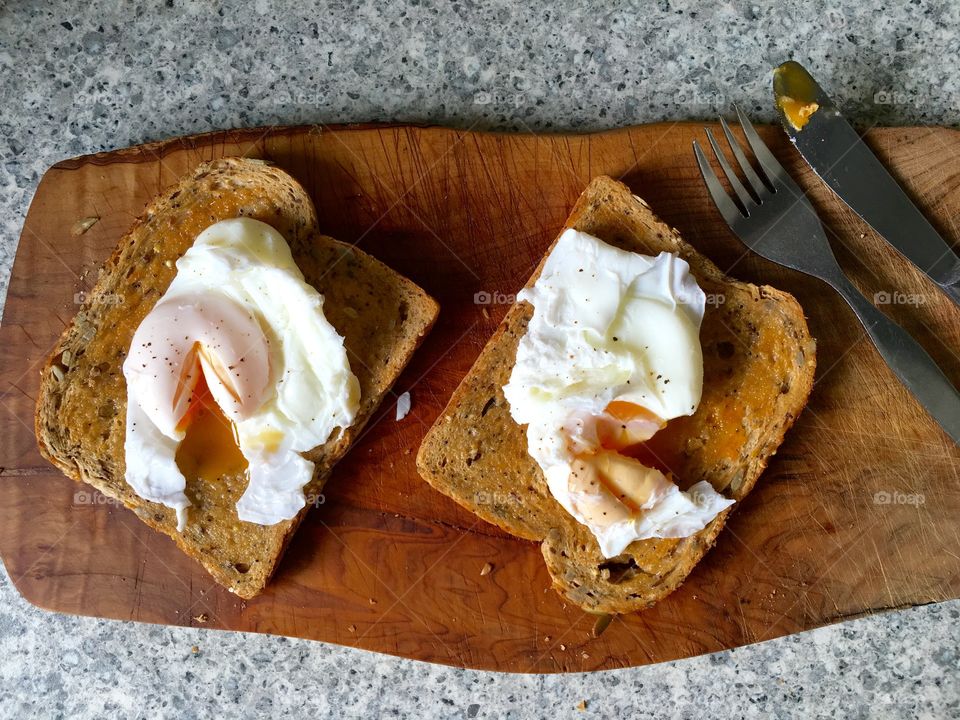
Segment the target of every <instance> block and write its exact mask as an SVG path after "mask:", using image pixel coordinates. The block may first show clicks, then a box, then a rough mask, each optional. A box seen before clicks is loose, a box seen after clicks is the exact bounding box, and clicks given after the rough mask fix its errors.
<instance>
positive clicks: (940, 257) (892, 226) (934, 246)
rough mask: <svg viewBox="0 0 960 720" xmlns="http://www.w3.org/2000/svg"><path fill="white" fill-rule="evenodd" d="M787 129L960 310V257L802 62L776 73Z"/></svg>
mask: <svg viewBox="0 0 960 720" xmlns="http://www.w3.org/2000/svg"><path fill="white" fill-rule="evenodd" d="M773 92H774V95H775V97H776V101H777V111H778V112H779V114H780V121H781V123H782V125H783V129H784V130H785V131H786V133H787V135H789V136H790V140H791V141H792V142H793V144H794V145H795V146H796V148H797V150H799V151H800V154H801V155H803V158H804V159H805V160H806V161H807V163H809V165H810V167H812V168H813V171H814V172H815V173H816V174H817V175H819V176H820V179H822V180H823V181H824V182H825V183H826V184H827V185H828V186H829V187H830V189H831V190H833V191H834V192H835V193H836V194H837V195H838V196H839V197H840V199H841V200H843V202H845V203H846V204H847V205H848V206H849V207H850V209H851V210H853V211H854V212H855V213H856V214H857V215H859V216H860V217H861V218H862V219H863V220H864V221H865V222H866V223H867V224H868V225H870V227H872V228H873V229H874V230H876V231H877V233H878V234H879V235H880V236H881V237H883V238H884V239H885V240H886V241H887V242H888V243H890V244H891V245H892V246H893V247H894V248H896V249H897V250H898V251H899V252H900V253H901V254H902V255H903V256H904V257H906V258H907V260H909V261H910V262H912V263H913V264H914V265H916V266H917V267H918V268H920V270H922V271H923V272H924V273H926V275H927V276H928V277H929V278H930V279H931V280H933V282H935V283H936V284H937V285H938V286H939V287H940V289H941V290H943V292H944V293H946V295H947V296H948V297H949V298H950V299H951V300H953V302H954V304H956V305H958V306H960V258H958V257H957V255H956V253H955V252H954V251H953V250H952V249H951V247H950V246H949V245H948V244H947V243H946V241H945V240H944V239H943V238H942V237H940V235H939V233H937V231H936V230H935V229H934V228H933V226H932V225H931V224H930V223H929V221H928V220H927V219H926V218H925V217H924V216H923V214H922V213H921V212H920V210H919V209H917V206H916V205H914V204H913V202H912V201H911V200H910V198H909V197H908V196H907V194H906V193H905V192H904V191H903V188H901V187H900V185H899V184H898V183H897V181H896V180H894V179H893V177H892V176H891V175H890V173H889V172H887V170H886V168H885V167H884V166H883V165H882V164H881V162H880V161H879V160H878V159H877V156H876V155H874V154H873V152H871V151H870V148H868V147H867V145H866V143H864V142H863V140H862V139H861V138H860V136H859V135H858V134H857V132H856V130H854V129H853V128H852V127H851V126H850V124H849V123H848V122H847V121H846V120H844V118H843V116H842V115H841V114H840V111H839V110H838V109H837V107H836V105H834V104H833V101H831V100H830V97H829V96H828V95H827V94H826V93H825V92H824V91H823V88H821V87H820V85H818V84H817V81H816V80H814V79H813V77H812V76H811V75H810V73H808V72H807V71H806V69H805V68H804V67H803V66H802V65H801V64H800V63H798V62H794V61H793V60H791V61H789V62H785V63H783V64H782V65H780V66H779V67H778V68H777V69H776V70H774V72H773Z"/></svg>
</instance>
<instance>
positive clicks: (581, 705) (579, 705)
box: [577, 700, 587, 712]
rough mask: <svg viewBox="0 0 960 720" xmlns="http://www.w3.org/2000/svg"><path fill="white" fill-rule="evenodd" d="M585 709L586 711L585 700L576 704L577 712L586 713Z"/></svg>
mask: <svg viewBox="0 0 960 720" xmlns="http://www.w3.org/2000/svg"><path fill="white" fill-rule="evenodd" d="M586 709H587V701H586V700H581V701H580V702H578V703H577V710H579V711H580V712H584V711H586Z"/></svg>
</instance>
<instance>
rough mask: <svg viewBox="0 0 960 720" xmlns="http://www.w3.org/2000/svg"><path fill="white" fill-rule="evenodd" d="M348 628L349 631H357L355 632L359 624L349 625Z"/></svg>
mask: <svg viewBox="0 0 960 720" xmlns="http://www.w3.org/2000/svg"><path fill="white" fill-rule="evenodd" d="M347 630H349V631H350V632H352V633H355V632H356V631H357V626H356V625H347Z"/></svg>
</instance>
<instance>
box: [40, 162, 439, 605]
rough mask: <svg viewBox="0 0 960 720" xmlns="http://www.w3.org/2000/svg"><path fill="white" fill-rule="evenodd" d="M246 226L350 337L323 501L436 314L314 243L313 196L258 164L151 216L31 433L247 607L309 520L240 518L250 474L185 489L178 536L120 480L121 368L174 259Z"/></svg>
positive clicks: (221, 169)
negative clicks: (353, 389)
mask: <svg viewBox="0 0 960 720" xmlns="http://www.w3.org/2000/svg"><path fill="white" fill-rule="evenodd" d="M239 216H246V217H253V218H256V219H258V220H262V221H263V222H266V223H269V224H270V225H272V226H273V227H274V228H276V229H277V230H278V231H279V232H280V233H281V234H282V235H283V236H284V237H285V238H286V239H287V241H288V242H289V244H290V247H291V249H292V251H293V256H294V259H295V260H296V261H297V264H298V266H299V267H300V269H301V271H302V272H303V274H304V276H305V277H306V279H307V282H309V283H310V284H311V285H313V286H314V287H315V288H316V289H317V290H318V291H319V292H320V293H321V294H323V295H324V296H325V302H324V312H325V314H326V316H327V319H328V320H329V321H330V322H331V324H332V325H333V326H334V327H335V328H336V329H337V332H339V333H340V334H341V335H342V336H344V338H345V345H346V348H347V352H348V356H349V359H350V367H351V369H352V370H353V372H354V374H355V375H356V376H357V379H358V380H359V382H360V392H361V405H360V409H359V412H358V413H357V417H356V421H355V422H354V424H353V425H352V426H351V427H350V428H349V429H348V430H347V431H346V432H345V433H344V434H343V435H342V436H341V437H340V438H339V439H336V440H331V441H329V442H327V443H326V444H325V445H323V446H321V447H318V448H315V449H314V450H313V451H311V452H308V453H305V456H306V457H307V458H308V459H309V460H311V461H313V462H314V463H316V474H315V477H314V480H313V481H312V483H311V484H310V485H309V486H308V487H307V488H305V492H306V494H307V495H308V496H309V495H316V494H317V493H319V491H320V489H321V488H322V486H323V483H324V480H325V479H326V477H327V475H328V473H329V472H330V469H331V468H332V467H333V465H334V464H335V463H336V462H337V460H339V459H340V458H341V457H342V456H343V455H344V453H346V451H347V449H348V448H349V447H350V444H351V443H352V442H353V440H354V438H356V437H357V435H358V434H359V433H360V431H361V429H362V428H363V426H364V424H365V423H366V422H367V420H369V418H370V416H371V414H372V413H373V412H374V410H375V409H376V407H377V406H378V405H379V404H380V401H381V400H382V399H383V397H384V395H385V394H386V392H387V391H388V390H389V389H390V386H391V385H392V384H393V382H394V381H395V380H396V378H397V376H398V375H399V374H400V372H401V371H402V370H403V368H404V366H405V365H406V364H407V362H408V361H409V360H410V357H411V356H412V355H413V352H414V350H415V349H416V348H417V346H418V345H419V343H420V341H421V339H422V338H423V337H424V335H425V334H426V333H427V332H428V331H429V329H430V327H431V326H432V324H433V321H434V320H435V318H436V315H437V312H438V306H437V304H436V302H434V301H433V299H431V298H430V297H429V296H428V295H427V294H426V293H425V292H424V291H423V290H421V289H420V288H419V287H417V286H416V285H415V284H414V283H412V282H411V281H409V280H407V279H406V278H404V277H402V276H400V275H399V274H397V273H396V272H394V271H393V270H391V269H390V268H388V267H387V266H385V265H383V264H382V263H380V262H379V261H377V260H375V259H374V258H372V257H370V256H369V255H367V254H365V253H363V252H361V251H359V250H357V249H355V248H352V247H351V246H349V245H346V244H344V243H340V242H337V241H336V240H334V239H332V238H329V237H325V236H323V235H321V234H319V233H318V231H317V217H316V212H315V210H314V207H313V202H312V201H311V199H310V197H309V195H307V193H306V191H305V190H304V189H303V188H302V187H301V186H300V185H299V184H298V183H297V182H296V181H295V180H294V179H293V178H292V177H290V176H289V175H287V174H286V173H285V172H283V171H282V170H280V169H279V168H276V167H273V166H271V165H269V164H267V163H264V162H262V161H258V160H247V159H242V158H225V159H222V160H218V161H215V162H211V163H204V164H203V165H201V166H200V167H199V168H197V170H196V171H195V172H193V173H192V174H191V175H189V176H188V177H185V178H184V179H183V180H181V181H180V183H179V184H178V185H177V186H176V187H175V188H173V190H171V191H169V192H166V193H165V194H163V195H161V196H159V197H158V198H156V199H155V200H154V201H153V202H152V203H151V204H150V205H149V206H148V207H147V209H146V210H145V212H144V214H143V216H142V217H141V218H140V219H139V220H138V221H137V222H136V224H135V225H134V226H133V228H132V229H131V230H130V231H129V232H128V233H127V234H126V235H125V236H124V237H123V239H122V240H121V241H120V244H119V245H118V247H117V249H116V250H115V251H114V253H113V255H112V256H111V257H110V259H109V260H107V262H106V264H105V265H104V267H103V269H102V270H101V271H100V276H99V279H98V281H97V284H96V287H95V288H94V289H93V291H92V292H91V293H90V294H89V297H88V298H87V300H86V302H85V303H84V304H83V306H82V307H81V308H80V311H79V312H78V313H77V316H76V318H74V320H73V322H72V323H71V324H70V326H69V327H67V329H66V330H65V331H64V333H63V335H62V336H61V338H60V340H59V341H58V342H57V345H56V347H55V348H54V350H53V352H52V354H51V356H50V358H49V360H48V362H47V364H46V367H45V368H44V370H43V377H42V379H41V383H40V392H39V396H38V399H37V413H36V432H37V440H38V442H39V445H40V451H41V452H42V453H43V455H44V456H45V457H47V458H48V459H49V460H50V461H51V462H53V464H54V465H56V466H57V467H59V468H60V469H61V470H63V472H64V473H66V474H67V475H68V476H70V477H71V478H73V479H75V480H81V481H84V482H87V483H89V484H91V485H93V486H94V487H96V488H97V489H98V490H100V491H101V492H102V493H104V494H105V495H108V496H110V497H112V498H116V499H118V500H120V501H121V502H122V503H123V504H124V505H125V506H127V507H128V508H130V509H131V510H133V512H134V513H136V515H137V517H139V518H140V519H141V520H143V521H144V522H145V523H147V524H148V525H150V526H151V527H153V528H155V529H157V530H159V531H161V532H163V533H165V534H167V535H169V536H170V537H172V538H173V539H174V541H176V543H177V545H179V546H180V548H181V549H182V550H183V551H184V552H185V553H187V554H188V555H189V556H190V557H192V558H194V559H195V560H197V561H199V562H200V563H201V564H202V565H203V566H204V567H205V568H206V569H207V570H208V571H209V572H210V574H211V575H213V577H214V578H215V579H216V581H217V582H219V583H220V584H221V585H223V586H225V587H227V588H229V589H230V590H231V591H233V592H235V593H237V594H238V595H239V596H241V597H243V598H250V597H253V596H254V595H256V594H257V593H259V592H260V591H261V590H262V589H263V587H264V585H265V584H266V583H267V581H268V580H269V579H270V576H271V575H272V574H273V572H274V570H275V569H276V567H277V564H278V563H279V561H280V558H281V556H282V554H283V551H284V549H285V547H286V545H287V543H288V542H289V541H290V538H291V537H292V535H293V533H294V531H295V530H296V528H297V526H298V525H299V523H300V521H301V519H302V518H303V516H304V514H305V512H306V509H304V511H301V512H300V514H299V515H298V516H297V517H296V518H294V519H292V520H288V521H284V522H281V523H278V524H276V525H272V526H261V525H256V524H253V523H248V522H242V521H240V520H239V519H238V518H237V514H236V510H235V505H236V501H237V499H238V498H239V497H240V495H241V494H243V491H244V490H245V489H246V478H245V477H244V474H243V473H235V474H232V475H227V476H224V477H222V478H220V480H219V481H218V482H206V481H202V480H190V481H188V484H187V489H186V492H187V496H188V497H189V498H190V501H191V503H192V506H191V507H190V508H188V510H187V526H186V528H185V530H184V531H183V532H182V533H180V532H177V528H176V525H177V523H176V517H175V514H174V512H173V511H172V510H170V509H169V508H166V507H165V506H163V505H160V504H156V503H152V502H148V501H146V500H143V499H142V498H141V497H139V496H138V495H136V494H135V493H134V492H133V490H132V489H131V488H130V487H129V486H128V485H127V484H126V482H125V481H124V479H123V478H124V467H125V464H124V450H123V445H124V431H125V418H126V384H125V382H124V378H123V373H122V372H121V367H122V364H123V360H124V357H125V356H126V352H127V349H128V348H129V346H130V342H131V339H132V337H133V333H134V331H135V330H136V328H137V326H138V325H139V324H140V321H141V320H142V319H143V317H144V316H145V315H146V314H147V312H149V311H150V310H151V309H152V308H153V306H154V305H155V304H156V302H157V300H159V298H160V297H161V296H162V295H163V293H164V292H165V291H166V289H167V286H168V285H169V284H170V282H171V281H172V280H173V277H174V275H175V273H176V268H175V267H174V264H175V262H176V260H177V259H178V258H179V257H180V256H181V255H182V254H183V253H184V252H185V251H186V250H187V249H188V248H189V247H190V246H191V245H192V243H193V240H194V238H195V237H196V236H197V235H198V234H199V233H200V232H201V231H202V230H203V229H204V228H206V227H208V226H209V225H211V224H213V223H215V222H218V221H220V220H224V219H227V218H233V217H239ZM318 361H321V359H319V358H318ZM307 507H309V504H308V506H307Z"/></svg>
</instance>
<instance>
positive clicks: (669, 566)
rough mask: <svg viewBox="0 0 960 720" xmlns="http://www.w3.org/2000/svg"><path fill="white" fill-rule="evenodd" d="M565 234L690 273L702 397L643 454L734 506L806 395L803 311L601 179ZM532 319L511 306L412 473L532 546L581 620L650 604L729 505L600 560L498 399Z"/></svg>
mask: <svg viewBox="0 0 960 720" xmlns="http://www.w3.org/2000/svg"><path fill="white" fill-rule="evenodd" d="M567 227H572V228H575V229H577V230H580V231H582V232H586V233H590V234H591V235H594V236H596V237H598V238H600V239H601V240H603V241H605V242H607V243H610V244H612V245H615V246H617V247H620V248H623V249H626V250H631V251H634V252H638V253H642V254H646V255H656V254H658V253H660V252H662V251H666V252H676V253H678V254H679V255H680V256H681V257H683V258H684V259H685V260H686V261H687V262H688V263H689V264H690V269H691V271H692V273H693V275H694V277H696V279H697V282H698V283H699V284H700V287H701V288H703V291H704V292H705V293H706V294H707V299H708V305H707V311H706V315H705V317H704V319H703V325H702V328H701V331H700V342H701V344H702V346H703V357H704V383H703V387H704V390H703V398H702V400H701V402H700V406H699V407H698V409H697V411H696V413H695V414H694V415H692V416H691V417H687V418H679V419H676V420H673V421H671V422H670V423H668V424H667V426H666V427H665V428H664V429H663V430H661V431H660V432H659V433H658V434H657V435H656V436H655V437H654V438H653V439H652V440H651V441H650V442H649V443H648V444H647V447H646V450H647V453H646V454H647V455H649V457H648V458H647V461H648V464H651V465H654V466H658V467H660V468H661V469H662V470H664V471H670V472H672V473H673V475H674V476H675V478H676V479H677V481H678V482H679V484H680V486H681V487H682V488H688V487H689V486H691V485H693V484H694V483H696V482H699V481H701V480H707V481H709V482H710V483H711V484H712V485H713V487H714V488H715V489H716V490H717V491H719V492H721V493H723V494H725V495H727V496H728V497H731V498H733V499H735V500H737V501H740V500H743V498H744V497H746V495H747V493H749V492H750V490H751V489H752V488H753V486H754V484H755V483H756V481H757V478H758V477H759V476H760V474H761V473H762V472H763V469H764V468H765V467H766V465H767V461H768V460H769V459H770V456H771V455H773V454H774V453H775V452H776V450H777V448H778V446H779V445H780V443H781V442H782V440H783V437H784V433H786V431H787V429H788V428H789V427H790V426H791V425H792V424H793V421H794V420H795V419H796V417H797V415H798V414H799V413H800V411H801V410H802V409H803V407H804V405H806V402H807V397H808V395H809V393H810V390H811V387H812V385H813V375H814V369H815V366H816V361H815V342H814V340H813V338H811V337H810V333H809V332H808V330H807V324H806V321H805V319H804V315H803V311H802V309H801V308H800V306H799V304H798V303H797V301H796V300H795V299H794V298H793V297H792V296H791V295H788V294H787V293H784V292H780V291H778V290H775V289H773V288H770V287H766V286H764V287H757V286H756V285H750V284H748V283H743V282H739V281H737V280H733V279H730V278H728V277H726V276H725V275H724V274H723V273H721V272H720V270H718V269H717V267H716V266H715V265H714V264H713V263H712V262H710V261H709V260H708V259H707V258H705V257H704V256H703V255H700V254H699V253H698V252H697V251H696V250H694V249H693V248H692V247H691V246H690V245H688V244H687V243H685V242H684V241H683V240H682V239H680V236H679V235H678V233H677V231H676V230H673V229H671V228H670V227H668V226H667V225H665V224H664V223H663V222H661V221H660V220H659V219H657V217H656V216H654V214H653V213H652V212H651V211H650V208H649V207H648V206H647V205H646V203H644V202H643V200H641V199H640V198H638V197H635V196H634V195H633V194H631V192H630V190H629V189H627V187H626V186H624V185H622V184H621V183H619V182H616V181H614V180H612V179H610V178H608V177H598V178H596V179H595V180H593V182H591V183H590V185H589V186H588V187H587V189H586V190H585V191H584V193H583V195H581V197H580V199H579V201H578V202H577V204H576V206H575V207H574V209H573V211H572V212H571V214H570V217H569V218H568V220H567V224H566V226H565V228H564V229H566V228H567ZM548 254H549V251H548ZM545 257H546V256H545ZM542 267H543V264H542V262H541V265H540V268H538V269H537V270H536V271H535V272H534V274H533V277H531V278H530V281H529V283H528V285H527V287H530V286H531V285H532V284H533V283H534V282H535V280H536V278H537V277H538V275H539V273H540V269H541V268H542ZM532 315H533V308H532V307H531V306H530V305H529V304H528V303H517V304H515V305H514V306H513V307H511V308H510V310H509V311H508V313H507V315H506V317H504V319H503V322H502V323H501V324H500V327H499V328H498V329H497V331H496V333H495V334H494V336H493V337H492V338H491V340H490V341H489V342H488V343H487V345H486V347H485V348H484V349H483V351H482V352H481V353H480V356H479V357H478V358H477V361H476V363H475V364H474V365H473V367H472V368H471V370H470V372H469V373H468V374H467V376H466V377H465V378H464V380H463V382H462V383H461V384H460V386H459V387H458V388H457V390H456V391H455V392H454V394H453V396H452V397H451V399H450V402H449V404H448V405H447V407H446V409H445V410H444V412H443V413H442V414H441V415H440V417H439V418H438V419H437V422H436V423H435V424H434V426H433V427H432V428H431V430H430V432H429V433H428V434H427V436H426V438H425V439H424V441H423V444H422V446H421V447H420V452H419V453H418V456H417V467H418V469H419V471H420V474H421V475H422V476H423V477H424V478H425V479H426V480H427V481H428V482H429V483H430V484H431V485H433V487H435V488H436V489H437V490H439V491H440V492H442V493H445V494H446V495H448V496H450V497H451V498H453V499H454V500H456V501H457V502H458V503H460V504H461V505H463V506H464V507H466V508H467V509H469V510H471V511H473V512H474V513H476V514H477V515H479V516H480V517H482V518H483V519H485V520H487V521H489V522H491V523H493V524H495V525H498V526H499V527H501V528H503V529H504V530H506V531H508V532H510V533H513V534H514V535H518V536H519V537H522V538H526V539H529V540H536V541H540V542H541V549H542V551H543V556H544V559H545V560H546V563H547V568H548V569H549V571H550V574H551V576H552V578H553V583H554V587H555V589H556V590H557V591H558V592H560V593H561V594H563V595H564V596H566V597H567V598H569V599H570V600H571V601H572V602H574V603H576V604H577V605H579V606H580V607H582V608H583V609H584V610H587V611H589V612H595V613H626V612H632V611H635V610H640V609H643V608H646V607H649V606H650V605H652V604H653V603H655V602H657V601H658V600H660V599H661V598H663V597H664V596H666V595H667V594H669V593H670V592H672V591H673V590H675V589H676V588H677V587H679V585H680V584H681V583H682V582H683V580H684V579H685V578H686V577H687V575H688V574H689V573H690V571H691V570H692V569H693V567H694V566H695V565H696V564H697V562H698V561H699V560H700V558H702V557H703V555H704V553H706V551H707V550H708V549H709V548H710V547H711V546H712V545H713V543H714V540H715V539H716V537H717V534H718V533H719V532H720V530H721V529H722V528H723V524H724V522H725V520H726V518H727V516H728V515H729V513H730V512H731V510H732V509H733V508H736V507H737V505H734V506H733V508H731V509H730V510H725V511H724V512H722V513H721V514H720V515H718V516H717V517H716V518H715V519H714V520H713V521H712V522H711V523H710V524H709V525H708V526H707V527H706V528H704V529H703V530H702V531H700V532H699V533H697V534H696V535H693V536H692V537H688V538H683V539H663V540H660V539H651V540H641V541H636V542H634V543H632V544H631V545H630V546H629V547H628V548H627V549H626V551H625V552H624V553H623V554H622V555H620V556H618V557H615V558H612V559H609V560H607V559H605V558H604V557H603V555H602V554H601V553H600V549H599V547H598V546H597V542H596V540H595V539H594V537H593V535H592V534H591V533H590V531H589V530H588V529H587V528H586V527H584V526H583V525H580V524H579V523H577V522H576V521H575V520H574V519H573V518H572V517H571V516H570V515H569V514H568V513H567V512H566V511H565V510H564V509H563V508H562V507H561V506H560V504H559V503H558V502H557V501H556V500H555V499H554V498H553V496H552V495H551V494H550V492H549V491H548V489H547V485H546V481H545V479H544V477H543V473H542V472H541V471H540V468H539V467H538V466H537V464H536V463H535V462H534V460H533V459H532V458H531V457H530V456H529V454H528V453H527V441H526V434H525V431H524V429H523V428H521V427H520V426H519V425H517V424H516V422H514V420H513V419H512V417H511V416H510V408H509V406H508V404H507V402H506V400H505V398H504V396H503V390H502V388H503V386H504V384H506V382H507V381H508V380H509V378H510V373H511V371H512V369H513V364H514V360H515V358H516V351H517V344H518V343H519V341H520V338H521V337H522V336H523V334H524V332H525V331H526V327H527V323H528V322H529V321H530V318H531V317H532Z"/></svg>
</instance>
